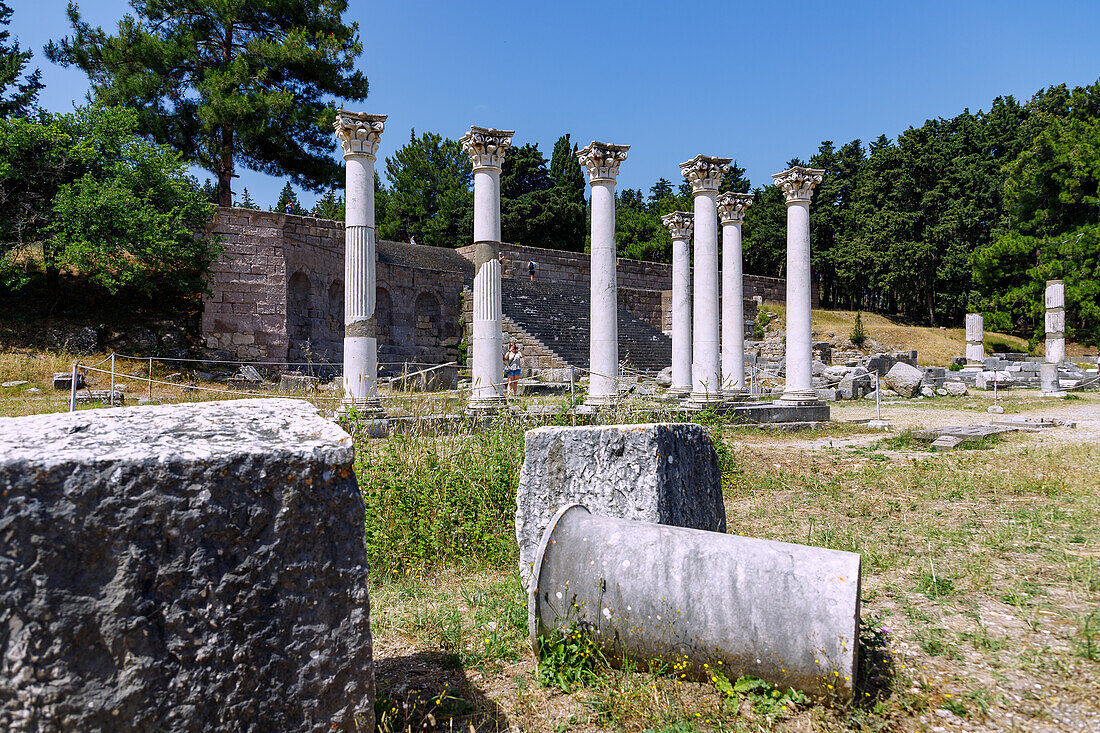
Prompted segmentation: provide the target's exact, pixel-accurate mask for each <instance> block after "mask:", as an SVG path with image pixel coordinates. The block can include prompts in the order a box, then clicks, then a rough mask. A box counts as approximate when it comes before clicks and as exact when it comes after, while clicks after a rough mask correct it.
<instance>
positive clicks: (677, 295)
mask: <svg viewBox="0 0 1100 733" xmlns="http://www.w3.org/2000/svg"><path fill="white" fill-rule="evenodd" d="M661 222H662V223H663V224H664V225H665V226H666V227H668V232H669V234H670V235H671V236H672V386H671V387H669V389H668V391H669V393H670V394H678V395H681V396H687V395H689V394H691V232H692V229H693V223H694V215H692V214H690V213H688V212H686V211H673V212H672V213H671V214H665V215H664V216H662V217H661Z"/></svg>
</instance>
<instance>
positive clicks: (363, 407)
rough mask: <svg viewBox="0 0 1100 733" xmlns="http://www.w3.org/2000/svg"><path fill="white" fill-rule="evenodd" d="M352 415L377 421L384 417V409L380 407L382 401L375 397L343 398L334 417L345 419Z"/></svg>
mask: <svg viewBox="0 0 1100 733" xmlns="http://www.w3.org/2000/svg"><path fill="white" fill-rule="evenodd" d="M352 414H354V415H356V416H357V417H360V418H363V419H366V420H378V419H381V418H384V417H385V416H386V408H384V407H382V401H381V400H380V399H378V398H377V397H365V398H364V397H344V399H343V400H341V402H340V407H339V408H337V410H336V415H337V416H338V417H347V416H349V415H352Z"/></svg>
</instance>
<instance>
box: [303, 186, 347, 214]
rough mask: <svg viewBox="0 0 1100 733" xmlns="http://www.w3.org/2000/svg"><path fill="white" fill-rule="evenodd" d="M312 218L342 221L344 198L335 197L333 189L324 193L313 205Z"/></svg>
mask: <svg viewBox="0 0 1100 733" xmlns="http://www.w3.org/2000/svg"><path fill="white" fill-rule="evenodd" d="M311 214H312V215H313V216H316V217H317V218H318V219H331V220H332V221H343V219H344V197H343V196H339V197H338V196H337V195H336V191H335V190H334V189H331V188H330V189H329V190H327V191H325V194H324V195H323V196H322V197H321V198H319V199H317V203H316V204H314V205H313V211H312V212H311Z"/></svg>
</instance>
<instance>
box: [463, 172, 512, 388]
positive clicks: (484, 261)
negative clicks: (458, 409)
mask: <svg viewBox="0 0 1100 733" xmlns="http://www.w3.org/2000/svg"><path fill="white" fill-rule="evenodd" d="M499 256H500V170H499V169H496V168H480V169H478V170H475V171H474V267H475V268H476V269H475V271H474V272H475V275H474V312H473V332H474V333H473V343H472V344H471V346H472V349H473V392H472V394H471V396H470V402H471V404H473V403H478V405H484V404H489V403H493V402H499V401H500V400H502V399H504V363H503V361H502V358H501V356H502V354H503V353H504V348H503V346H504V344H503V340H504V337H503V325H502V319H503V315H504V314H503V303H502V300H501V293H500V259H499Z"/></svg>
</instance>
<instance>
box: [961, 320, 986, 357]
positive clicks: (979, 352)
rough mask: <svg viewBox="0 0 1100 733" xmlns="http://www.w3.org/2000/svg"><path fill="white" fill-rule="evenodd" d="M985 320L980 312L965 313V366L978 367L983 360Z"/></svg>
mask: <svg viewBox="0 0 1100 733" xmlns="http://www.w3.org/2000/svg"><path fill="white" fill-rule="evenodd" d="M984 336H985V320H984V319H983V318H982V314H981V313H967V314H966V354H965V356H966V366H968V367H978V368H980V367H981V365H982V364H983V363H984V361H985V347H984V346H983V345H982V341H983V339H984Z"/></svg>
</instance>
